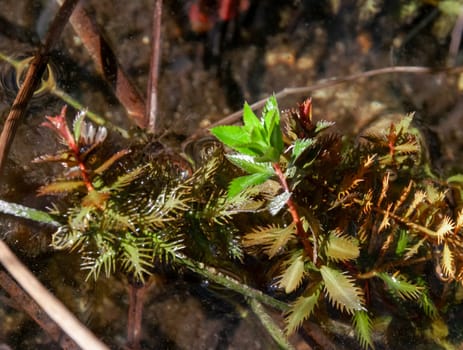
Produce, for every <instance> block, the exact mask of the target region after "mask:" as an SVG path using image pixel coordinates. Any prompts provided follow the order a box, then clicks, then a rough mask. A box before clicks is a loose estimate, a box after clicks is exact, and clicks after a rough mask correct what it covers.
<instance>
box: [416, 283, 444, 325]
mask: <svg viewBox="0 0 463 350" xmlns="http://www.w3.org/2000/svg"><path fill="white" fill-rule="evenodd" d="M428 290H429V289H428V288H426V287H425V288H424V289H423V292H422V293H421V295H420V298H419V299H418V303H419V304H420V307H421V308H422V309H423V311H424V313H425V314H426V316H428V317H430V318H436V317H437V316H439V311H438V310H437V307H436V305H435V304H434V302H433V300H432V298H431V297H430V296H429V294H428Z"/></svg>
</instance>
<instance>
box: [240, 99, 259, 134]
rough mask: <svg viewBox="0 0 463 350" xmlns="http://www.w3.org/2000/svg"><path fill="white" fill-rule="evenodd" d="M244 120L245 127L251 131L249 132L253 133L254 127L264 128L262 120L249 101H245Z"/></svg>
mask: <svg viewBox="0 0 463 350" xmlns="http://www.w3.org/2000/svg"><path fill="white" fill-rule="evenodd" d="M243 122H244V128H245V129H246V130H247V131H249V134H251V131H252V130H253V129H263V126H262V124H261V122H260V121H259V119H258V118H257V116H256V115H255V114H254V112H253V110H252V109H251V107H250V106H249V105H248V103H247V102H245V103H244V107H243Z"/></svg>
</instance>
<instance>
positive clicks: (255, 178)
mask: <svg viewBox="0 0 463 350" xmlns="http://www.w3.org/2000/svg"><path fill="white" fill-rule="evenodd" d="M271 176H272V175H271V174H269V173H256V174H251V175H246V176H241V177H237V178H235V179H233V180H232V182H231V183H230V185H229V186H228V198H233V197H234V196H236V195H237V194H239V193H240V192H241V191H244V190H245V189H247V188H248V187H251V186H255V185H260V184H262V183H264V182H265V181H266V180H268V179H269V178H270V177H271Z"/></svg>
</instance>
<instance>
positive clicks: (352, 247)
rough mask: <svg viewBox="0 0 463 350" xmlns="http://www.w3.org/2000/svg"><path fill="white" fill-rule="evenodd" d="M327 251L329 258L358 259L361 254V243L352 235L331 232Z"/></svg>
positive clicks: (341, 259)
mask: <svg viewBox="0 0 463 350" xmlns="http://www.w3.org/2000/svg"><path fill="white" fill-rule="evenodd" d="M325 253H326V256H327V258H328V259H330V260H334V261H345V260H352V259H356V258H357V257H358V256H359V254H360V248H359V243H358V241H357V240H355V239H354V238H352V237H348V236H343V235H340V234H339V233H333V232H331V233H330V235H329V237H328V243H327V247H326V251H325Z"/></svg>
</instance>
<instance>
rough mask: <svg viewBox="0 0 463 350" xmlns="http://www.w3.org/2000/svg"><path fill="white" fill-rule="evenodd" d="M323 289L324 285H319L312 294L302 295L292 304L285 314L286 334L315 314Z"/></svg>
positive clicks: (289, 333)
mask: <svg viewBox="0 0 463 350" xmlns="http://www.w3.org/2000/svg"><path fill="white" fill-rule="evenodd" d="M321 290H322V287H321V285H319V286H318V287H317V288H315V289H314V291H313V292H312V293H311V294H309V295H305V294H304V295H301V296H300V297H298V298H297V299H296V301H295V302H294V303H292V304H291V306H290V309H289V311H288V312H287V313H286V315H285V323H286V334H288V335H291V334H293V333H294V332H295V331H296V330H297V329H298V328H299V327H300V326H301V324H302V323H303V322H304V321H305V320H307V319H308V318H309V317H310V316H311V315H312V314H313V312H314V310H315V307H316V306H317V304H318V302H319V300H320V292H321Z"/></svg>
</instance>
